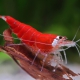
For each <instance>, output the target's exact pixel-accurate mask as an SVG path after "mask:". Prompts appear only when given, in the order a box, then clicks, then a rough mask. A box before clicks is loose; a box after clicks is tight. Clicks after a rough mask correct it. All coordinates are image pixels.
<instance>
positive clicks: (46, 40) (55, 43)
mask: <svg viewBox="0 0 80 80" xmlns="http://www.w3.org/2000/svg"><path fill="white" fill-rule="evenodd" d="M0 18H2V19H3V20H4V21H5V22H6V23H8V25H9V26H10V28H11V29H12V31H13V33H14V34H16V35H17V36H18V38H19V39H20V40H21V41H22V42H23V43H24V44H25V45H26V46H28V47H29V49H30V50H31V51H32V52H34V53H35V58H36V57H37V56H38V54H42V55H44V56H45V58H44V59H43V63H44V62H45V60H46V58H47V56H48V54H54V55H56V54H57V53H58V52H59V53H58V54H59V56H60V57H61V55H60V51H63V52H64V55H65V58H66V54H65V50H66V49H68V48H70V47H76V49H77V51H78V53H79V55H80V52H79V49H78V46H79V45H78V44H77V42H79V41H80V39H79V40H78V41H76V42H74V41H73V40H72V41H70V40H67V38H66V37H65V36H58V35H56V34H45V33H41V32H39V31H37V30H36V29H34V28H33V27H32V26H30V25H27V24H24V23H21V22H19V21H18V20H16V19H14V18H12V17H10V16H0ZM74 39H75V37H74ZM64 47H67V48H66V49H64ZM35 58H34V60H35ZM34 60H33V62H32V64H33V63H34ZM66 62H67V61H66Z"/></svg>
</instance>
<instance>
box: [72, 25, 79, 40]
mask: <svg viewBox="0 0 80 80" xmlns="http://www.w3.org/2000/svg"><path fill="white" fill-rule="evenodd" d="M79 29H80V26H79V27H78V29H77V31H76V34H75V35H74V37H73V39H72V41H74V39H75V38H76V35H77V33H78V31H79Z"/></svg>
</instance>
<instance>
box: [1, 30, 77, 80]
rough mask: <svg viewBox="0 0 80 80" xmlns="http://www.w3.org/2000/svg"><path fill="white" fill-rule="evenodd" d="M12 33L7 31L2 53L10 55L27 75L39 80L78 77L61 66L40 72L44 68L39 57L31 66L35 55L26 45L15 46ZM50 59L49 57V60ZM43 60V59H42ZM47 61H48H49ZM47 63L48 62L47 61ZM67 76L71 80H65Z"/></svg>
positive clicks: (61, 79) (48, 67)
mask: <svg viewBox="0 0 80 80" xmlns="http://www.w3.org/2000/svg"><path fill="white" fill-rule="evenodd" d="M11 33H12V31H11V30H10V29H8V30H5V31H4V33H3V35H4V40H5V45H4V46H0V48H1V51H2V50H4V51H6V53H7V54H8V55H10V56H11V57H12V58H13V60H14V61H15V62H16V63H17V64H18V65H19V66H20V67H21V68H22V69H24V70H25V71H26V72H27V73H29V74H30V75H31V76H32V77H34V78H35V79H37V80H38V79H39V80H72V78H71V77H70V75H72V76H77V74H76V73H74V72H73V71H71V70H70V69H68V68H67V67H65V66H63V65H62V64H59V67H57V68H56V71H55V72H53V70H54V69H55V68H54V67H53V66H51V65H48V64H47V63H46V65H45V66H44V68H43V70H42V72H41V71H40V70H41V68H42V66H41V65H42V63H41V58H39V57H37V58H36V60H35V62H34V64H33V65H31V63H32V61H33V59H34V55H33V53H32V52H31V51H30V50H29V49H27V48H26V47H25V45H15V44H14V42H13V38H12V36H11ZM49 58H50V57H48V59H49ZM42 59H43V58H42ZM48 59H47V60H48ZM46 62H47V61H46ZM64 74H66V75H67V77H68V78H69V79H65V78H63V75H64Z"/></svg>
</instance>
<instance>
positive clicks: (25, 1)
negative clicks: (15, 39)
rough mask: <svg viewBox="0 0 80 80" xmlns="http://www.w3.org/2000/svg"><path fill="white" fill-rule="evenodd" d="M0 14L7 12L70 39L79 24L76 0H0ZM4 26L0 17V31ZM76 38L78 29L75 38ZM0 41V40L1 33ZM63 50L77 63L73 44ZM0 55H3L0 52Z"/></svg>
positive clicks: (79, 2) (79, 4)
mask: <svg viewBox="0 0 80 80" xmlns="http://www.w3.org/2000/svg"><path fill="white" fill-rule="evenodd" d="M0 15H10V16H12V17H14V18H15V19H17V20H19V21H21V22H24V23H26V24H29V25H31V26H33V27H34V28H36V29H37V30H39V31H41V32H43V33H44V32H46V33H52V34H58V35H62V36H67V37H68V39H69V40H72V39H73V37H74V35H75V33H76V31H77V29H78V27H79V26H80V0H0ZM7 28H9V26H8V25H7V24H6V23H5V22H4V21H3V20H1V19H0V34H2V32H3V31H4V30H5V29H7ZM79 38H80V30H79V32H78V34H77V36H76V39H75V41H76V40H78V39H79ZM79 43H80V42H79ZM79 43H78V44H79ZM0 44H1V45H3V44H4V40H3V37H1V36H0ZM79 45H80V44H79ZM79 49H80V48H79ZM66 54H67V58H68V61H69V62H73V63H75V62H77V63H80V58H79V55H78V52H77V50H76V49H75V48H70V49H68V50H66ZM1 56H2V58H3V57H4V56H5V55H3V53H1ZM3 59H4V58H3Z"/></svg>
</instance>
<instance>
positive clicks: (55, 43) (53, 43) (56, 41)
mask: <svg viewBox="0 0 80 80" xmlns="http://www.w3.org/2000/svg"><path fill="white" fill-rule="evenodd" d="M58 41H59V36H57V37H56V38H55V39H54V40H53V42H52V46H53V47H55V46H56V45H57V43H58Z"/></svg>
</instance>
